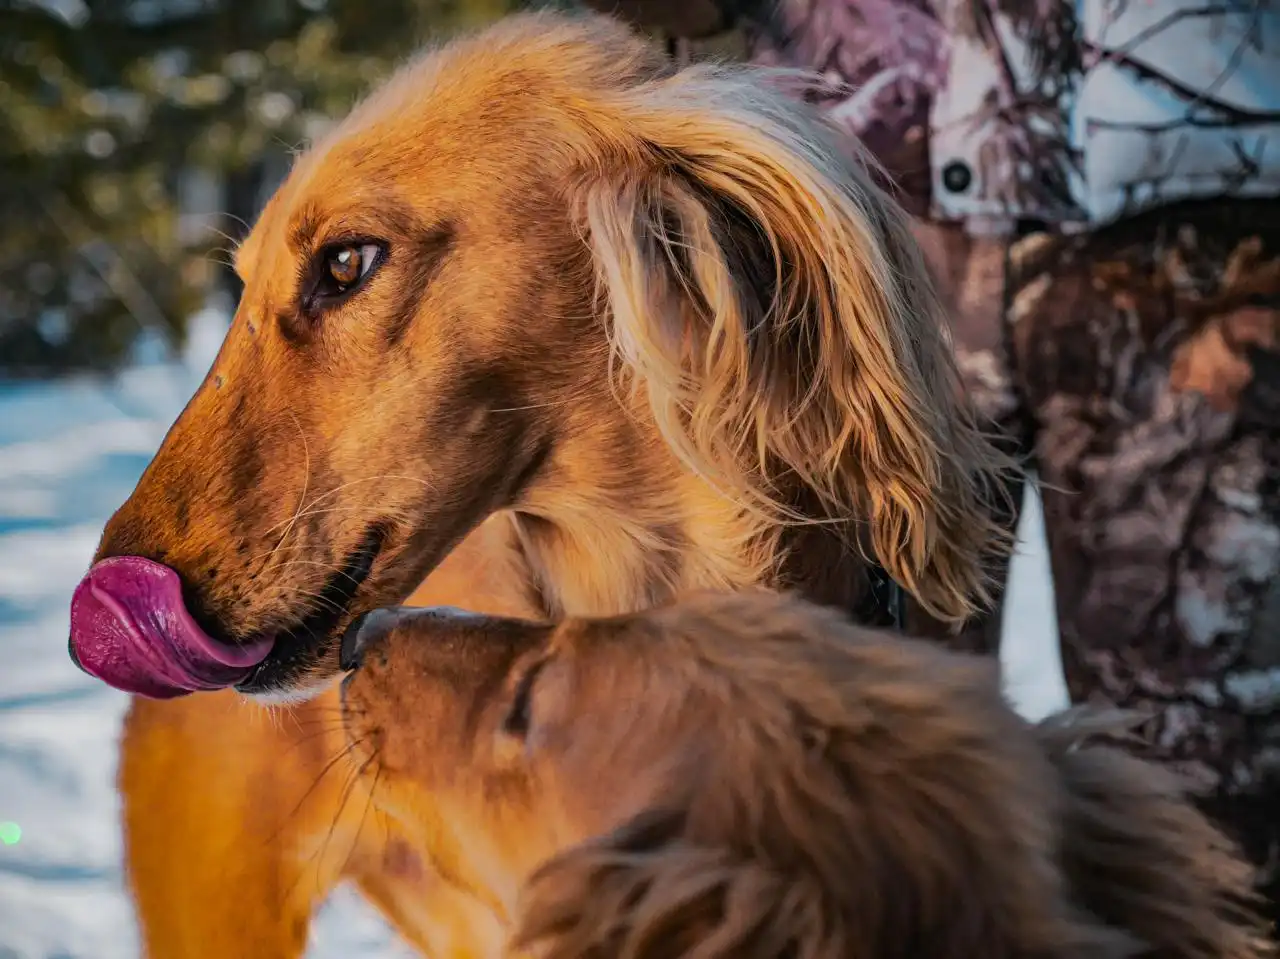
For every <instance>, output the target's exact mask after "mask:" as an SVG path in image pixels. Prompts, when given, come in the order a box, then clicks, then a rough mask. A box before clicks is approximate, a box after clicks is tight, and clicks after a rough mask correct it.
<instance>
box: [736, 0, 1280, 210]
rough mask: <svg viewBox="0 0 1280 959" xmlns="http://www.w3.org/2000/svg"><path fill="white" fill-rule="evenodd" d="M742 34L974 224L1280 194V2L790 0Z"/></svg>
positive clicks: (902, 173) (906, 177)
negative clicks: (813, 78) (810, 75)
mask: <svg viewBox="0 0 1280 959" xmlns="http://www.w3.org/2000/svg"><path fill="white" fill-rule="evenodd" d="M748 42H749V50H750V55H751V57H752V59H753V60H755V61H756V62H760V63H767V64H774V65H779V66H790V67H802V68H807V69H811V70H816V71H817V72H818V73H819V74H820V75H821V76H822V77H823V79H824V81H825V84H824V86H822V87H821V88H820V90H819V92H818V93H816V94H815V96H816V98H817V99H818V100H819V102H821V103H822V104H823V105H824V106H825V107H826V108H827V110H828V111H829V113H830V115H831V117H832V118H833V119H834V120H835V121H836V122H837V123H838V124H840V125H841V126H843V127H844V128H846V129H847V130H849V131H850V132H852V133H854V134H855V135H857V136H858V137H859V138H861V139H862V140H863V141H864V142H865V143H866V144H867V145H868V146H869V147H870V148H871V150H872V151H873V152H874V153H875V154H876V155H877V156H878V157H879V158H880V160H881V162H882V163H884V164H885V166H886V168H887V169H888V171H889V172H890V174H891V175H892V176H893V178H894V179H895V180H896V181H897V183H898V185H899V186H900V187H901V189H902V190H903V191H904V193H905V199H906V201H907V203H908V205H909V206H911V207H912V208H913V212H915V213H917V214H920V215H925V216H928V217H930V218H933V219H937V220H953V221H963V222H965V223H967V224H969V225H970V227H971V229H972V230H974V231H975V232H977V231H979V230H980V231H982V232H997V233H1000V232H1005V231H1006V230H1007V229H1008V228H1009V227H1011V226H1012V225H1013V224H1014V223H1015V222H1016V221H1018V220H1020V219H1021V220H1033V221H1040V222H1044V223H1047V224H1056V225H1060V226H1061V227H1062V228H1066V229H1070V228H1071V227H1072V226H1073V225H1074V226H1077V227H1088V226H1091V225H1096V224H1100V223H1106V222H1109V221H1112V220H1115V219H1117V218H1119V217H1122V216H1128V215H1131V214H1133V213H1135V212H1139V211H1142V210H1145V209H1150V208H1152V207H1155V206H1160V205H1164V204H1167V203H1170V202H1172V201H1176V200H1182V199H1191V198H1198V197H1214V196H1223V195H1235V196H1273V197H1274V196H1280V0H1225V2H1220V3H1206V2H1202V0H779V4H778V6H777V7H774V8H772V9H770V10H769V12H768V13H767V14H757V15H756V16H755V17H754V18H753V19H752V23H751V26H750V27H749V41H748Z"/></svg>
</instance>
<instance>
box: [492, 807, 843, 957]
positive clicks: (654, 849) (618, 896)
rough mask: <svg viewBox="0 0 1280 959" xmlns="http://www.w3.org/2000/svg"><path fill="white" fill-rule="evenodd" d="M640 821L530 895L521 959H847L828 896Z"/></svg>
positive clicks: (536, 880)
mask: <svg viewBox="0 0 1280 959" xmlns="http://www.w3.org/2000/svg"><path fill="white" fill-rule="evenodd" d="M680 831H681V830H680V825H679V819H678V817H675V816H668V815H665V814H661V813H651V814H647V815H643V816H641V817H638V818H637V819H636V820H634V821H633V822H632V823H630V824H628V825H627V826H625V827H623V828H621V829H619V830H617V831H616V832H614V833H612V834H610V835H608V836H605V837H603V838H602V839H598V840H594V841H591V842H587V843H584V844H582V845H581V846H578V847H575V848H573V849H570V850H569V851H568V852H565V853H562V854H561V855H559V856H557V857H556V858H554V859H552V860H550V861H549V862H548V863H547V864H545V865H544V866H542V867H541V868H540V869H539V870H538V871H537V872H536V873H534V875H533V876H532V877H531V879H530V880H529V883H528V885H527V887H526V889H525V892H524V897H523V902H522V906H521V914H520V920H519V925H518V928H517V931H516V933H515V935H514V937H513V939H512V942H511V945H510V947H509V949H510V951H511V953H512V954H513V955H530V956H537V957H538V959H619V957H626V959H683V957H694V956H696V957H697V959H727V957H732V959H783V957H794V959H847V957H848V956H849V955H852V954H853V953H852V952H850V951H849V949H848V948H847V947H848V943H846V942H843V941H840V940H839V937H838V935H837V931H836V929H835V928H834V924H833V923H832V922H831V921H830V917H827V916H824V915H823V907H822V902H821V899H820V897H818V896H816V895H814V894H813V890H812V887H811V886H810V885H809V884H807V883H805V882H800V881H790V882H788V881H784V879H783V878H782V877H781V876H779V875H778V874H776V873H774V872H771V871H769V870H766V869H764V868H763V867H761V866H759V865H757V864H754V863H752V862H750V861H747V860H743V859H740V858H738V857H737V855H736V854H734V853H733V852H731V851H729V850H727V849H724V850H720V849H711V848H705V847H699V846H694V845H691V844H689V843H688V842H686V841H684V840H682V839H681V838H679V833H680Z"/></svg>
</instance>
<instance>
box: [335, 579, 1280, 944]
mask: <svg viewBox="0 0 1280 959" xmlns="http://www.w3.org/2000/svg"><path fill="white" fill-rule="evenodd" d="M344 665H346V666H348V667H352V668H353V669H355V672H353V673H352V674H351V676H350V678H349V679H348V680H346V681H345V682H344V683H343V703H344V709H345V715H346V724H347V730H348V735H349V736H350V737H351V738H352V742H353V743H354V744H355V746H356V748H357V749H358V750H359V751H360V752H361V754H362V755H364V756H366V758H367V760H368V761H369V763H370V765H371V768H372V769H373V770H374V771H375V773H374V774H375V777H376V780H377V783H378V786H377V789H378V795H379V797H380V801H382V802H383V805H384V808H386V809H388V810H390V811H391V812H392V814H393V815H395V816H396V818H397V819H398V820H399V821H400V822H401V824H402V826H403V827H404V828H405V829H406V830H407V831H408V833H409V834H410V835H412V836H414V838H415V839H416V840H417V841H418V842H419V843H421V845H422V846H423V847H424V848H428V849H430V850H431V852H432V855H433V856H434V857H435V858H436V859H437V861H440V862H445V863H448V864H449V869H450V871H451V874H452V875H453V877H454V880H455V882H457V883H458V884H459V886H460V887H463V888H466V889H468V890H470V891H471V893H472V894H473V896H474V897H475V898H476V899H477V900H478V901H482V902H485V903H488V904H490V908H492V909H493V910H494V912H495V914H496V915H497V916H498V917H499V918H500V921H501V923H502V924H503V925H504V927H505V928H506V929H508V930H509V933H510V942H509V952H512V953H515V952H519V953H520V954H521V955H530V956H538V957H540V959H596V957H599V959H606V957H610V959H612V957H616V956H628V957H632V959H680V957H684V956H687V957H695V956H696V957H698V959H719V957H726V959H727V957H734V959H745V957H751V959H782V957H788V959H790V957H805V959H846V957H851V956H856V957H860V959H920V957H925V956H928V957H938V959H945V957H954V959H1015V957H1018V959H1032V957H1034V959H1068V957H1073V959H1119V957H1135V956H1148V957H1160V959H1193V957H1194V959H1211V957H1214V959H1227V957H1232V959H1246V957H1262V956H1270V955H1273V954H1274V953H1273V948H1272V946H1271V945H1270V944H1269V943H1268V941H1267V939H1266V937H1265V936H1264V935H1263V934H1262V933H1261V931H1260V925H1259V923H1258V922H1257V921H1255V918H1254V917H1251V915H1250V914H1249V912H1248V906H1247V903H1248V901H1249V898H1250V896H1251V884H1250V868H1249V867H1248V865H1247V864H1246V863H1245V862H1244V861H1243V860H1241V859H1239V858H1237V857H1236V856H1235V855H1234V853H1233V851H1232V849H1231V847H1230V845H1229V843H1228V842H1227V841H1226V840H1225V839H1224V838H1223V837H1222V836H1221V835H1220V834H1219V833H1217V832H1216V831H1215V830H1214V828H1213V827H1212V826H1211V825H1210V824H1209V823H1208V821H1207V820H1205V819H1204V818H1202V817H1201V815H1200V814H1199V813H1198V812H1197V811H1196V810H1195V808H1194V807H1193V806H1192V805H1190V804H1189V803H1187V802H1186V801H1184V799H1183V798H1182V797H1181V796H1180V795H1179V794H1178V791H1177V789H1176V788H1175V787H1174V785H1173V784H1172V783H1171V781H1169V780H1168V779H1167V778H1166V776H1165V774H1164V773H1163V772H1162V771H1161V770H1160V769H1159V768H1157V767H1153V766H1149V765H1147V764H1145V763H1142V762H1140V761H1138V760H1136V759H1133V758H1130V757H1128V756H1126V755H1125V754H1123V753H1121V752H1119V751H1117V750H1113V749H1110V748H1107V747H1105V746H1099V745H1093V744H1089V743H1088V742H1087V741H1086V740H1087V739H1088V738H1089V734H1090V733H1096V732H1098V731H1099V730H1106V729H1108V728H1111V729H1115V727H1116V721H1115V718H1114V717H1111V718H1109V719H1108V718H1104V717H1100V716H1094V717H1093V718H1090V716H1089V714H1088V713H1084V714H1075V715H1073V714H1065V715H1063V716H1060V717H1057V718H1056V719H1054V720H1050V721H1048V722H1046V723H1044V724H1042V725H1040V726H1032V725H1030V724H1028V723H1026V722H1024V721H1023V720H1022V719H1020V718H1019V717H1018V716H1017V715H1016V714H1015V713H1014V712H1013V710H1012V709H1010V708H1009V707H1008V706H1007V705H1006V704H1005V702H1004V701H1003V699H1002V697H1001V693H1000V687H999V680H998V676H997V667H996V665H995V664H994V663H992V662H990V661H988V660H986V659H980V658H977V657H973V656H966V655H961V654H955V653H949V652H945V651H943V650H941V649H939V648H938V647H937V646H936V645H932V644H926V643H923V642H920V641H915V640H908V639H903V638H901V637H900V636H894V635H891V634H886V633H879V632H874V631H871V630H868V629H865V628H859V627H857V626H854V625H851V624H850V623H849V622H848V621H847V620H846V619H845V618H844V617H843V616H842V615H841V614H839V613H838V612H836V611H834V610H830V609H826V608H821V607H817V606H814V605H811V604H808V603H804V602H801V601H798V600H796V599H793V598H788V597H783V596H778V595H774V594H766V593H763V592H756V593H740V594H736V595H733V594H706V595H702V596H697V597H692V598H688V599H686V600H685V601H683V602H681V603H679V604H677V605H674V606H668V607H665V608H661V609H657V610H651V611H648V612H643V613H638V614H632V615H627V616H618V617H613V618H608V619H570V620H567V621H565V622H564V623H562V624H560V625H557V626H549V625H545V624H541V623H535V622H529V621H523V620H517V619H503V618H497V617H488V616H481V615H477V614H471V613H460V612H457V611H451V610H436V609H426V610H424V609H416V610H410V609H403V608H401V609H393V610H385V611H384V610H379V611H376V612H374V613H373V614H371V616H370V617H369V619H368V620H367V621H365V622H364V623H363V625H362V626H360V627H359V629H358V631H357V632H355V634H354V635H353V637H352V639H351V640H349V641H348V642H347V643H345V644H344Z"/></svg>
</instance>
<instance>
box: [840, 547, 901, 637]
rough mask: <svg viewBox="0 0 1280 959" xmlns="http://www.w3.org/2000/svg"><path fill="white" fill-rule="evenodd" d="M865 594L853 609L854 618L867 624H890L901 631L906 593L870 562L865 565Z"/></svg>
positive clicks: (882, 570) (880, 567)
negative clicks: (866, 587)
mask: <svg viewBox="0 0 1280 959" xmlns="http://www.w3.org/2000/svg"><path fill="white" fill-rule="evenodd" d="M867 586H868V589H867V594H866V596H865V597H863V599H862V601H861V602H860V603H858V605H857V606H856V607H855V608H854V610H853V615H854V619H855V620H856V621H857V622H859V623H865V624H866V625H868V626H892V627H893V628H894V629H896V630H898V631H899V632H901V631H902V630H903V629H905V627H906V595H905V593H904V592H903V590H902V587H901V586H899V585H898V584H897V582H896V581H895V580H894V579H893V577H892V576H890V575H889V574H888V573H887V572H885V570H884V567H882V566H880V565H879V564H878V563H872V564H870V565H869V566H868V567H867Z"/></svg>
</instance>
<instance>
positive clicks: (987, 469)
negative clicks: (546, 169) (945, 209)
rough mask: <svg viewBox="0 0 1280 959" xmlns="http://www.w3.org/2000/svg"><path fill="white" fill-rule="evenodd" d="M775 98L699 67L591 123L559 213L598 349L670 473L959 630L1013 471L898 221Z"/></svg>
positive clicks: (900, 215)
mask: <svg viewBox="0 0 1280 959" xmlns="http://www.w3.org/2000/svg"><path fill="white" fill-rule="evenodd" d="M791 79H794V75H793V74H775V75H774V76H772V77H770V76H769V75H768V74H767V73H766V72H765V71H760V70H747V69H743V68H732V67H711V66H701V67H695V68H692V69H689V70H685V71H682V72H680V73H678V74H675V75H673V76H666V77H660V78H657V79H651V80H648V81H645V82H641V83H638V84H636V85H634V86H632V87H631V88H630V89H627V90H625V91H623V92H621V93H614V94H613V96H612V98H611V101H610V106H611V109H608V110H606V111H603V113H604V114H605V115H608V116H611V117H613V118H614V124H616V126H613V128H605V127H604V124H603V121H600V120H599V116H600V115H599V114H597V115H596V117H595V118H594V119H596V121H597V124H598V127H599V129H598V134H599V136H598V139H599V140H600V141H601V142H602V143H608V144H610V146H611V150H610V151H609V152H610V154H611V155H610V156H604V157H602V158H601V159H600V160H599V161H598V165H597V166H596V173H595V174H594V175H592V176H590V177H588V178H586V179H585V181H584V182H583V183H582V184H581V185H580V186H579V188H578V190H579V195H578V197H577V199H578V201H579V203H580V209H581V211H582V217H583V224H584V226H585V229H586V232H587V235H588V238H589V242H590V245H591V248H592V251H593V254H594V258H595V263H596V268H597V270H598V276H599V280H600V282H601V287H602V294H603V295H604V296H605V297H606V298H607V303H608V307H609V315H610V324H611V325H610V329H611V337H612V344H613V348H614V351H615V354H616V356H617V357H618V358H619V359H620V360H621V362H622V364H623V366H624V367H625V368H626V369H628V370H629V371H631V372H632V373H633V374H634V376H635V380H634V384H635V385H636V386H638V387H641V388H642V389H643V391H644V392H645V394H647V402H648V404H649V406H650V408H651V410H652V413H653V416H654V418H655V419H656V422H657V425H658V428H659V429H660V430H661V432H662V434H663V436H664V438H665V440H666V441H667V442H668V443H669V444H670V446H671V448H672V449H673V450H674V451H675V452H676V454H677V455H678V456H679V457H680V458H681V459H682V460H683V462H684V463H685V464H686V466H687V467H688V468H690V469H692V470H694V471H696V472H697V473H699V474H701V475H702V476H704V477H705V478H706V479H708V480H709V481H710V482H712V483H713V484H714V485H716V486H717V487H719V488H720V489H721V490H722V491H723V492H724V493H725V494H726V495H729V496H732V497H735V498H737V499H738V500H739V501H741V502H743V503H744V504H745V505H746V506H747V508H748V509H750V510H751V511H753V512H755V513H756V514H758V515H759V516H760V517H761V518H762V523H765V524H767V525H768V526H769V527H771V528H772V530H774V531H775V532H776V531H779V529H780V527H781V526H785V525H786V524H794V523H798V522H812V521H818V522H830V523H834V524H837V525H838V527H839V528H840V529H841V532H842V534H843V535H845V536H846V539H847V541H848V542H849V543H850V545H852V546H854V547H855V548H859V549H865V548H866V547H869V548H870V550H871V551H872V552H873V553H874V555H875V557H876V558H877V559H878V560H879V562H880V563H881V565H882V566H884V568H885V569H886V570H887V571H888V572H889V573H890V574H891V575H892V576H893V577H894V579H896V580H897V581H898V582H899V583H900V584H902V586H903V587H905V588H906V589H907V590H908V591H909V592H910V593H912V594H913V596H914V597H915V598H916V600H917V601H918V602H919V603H920V605H921V607H922V608H923V609H924V610H925V611H926V612H928V613H929V614H930V615H931V616H933V617H935V618H937V619H940V620H942V621H944V622H949V623H952V624H959V623H961V622H963V621H964V620H965V619H967V618H968V617H969V616H970V615H971V614H972V613H974V612H975V611H976V610H977V609H978V608H979V607H981V606H984V605H986V604H988V603H989V602H990V601H991V598H992V597H991V589H990V581H989V573H988V570H987V563H988V561H989V560H990V559H991V558H992V556H993V555H995V554H998V553H1000V552H1002V551H1006V550H1007V549H1008V548H1009V546H1010V535H1009V533H1008V532H1007V531H1006V530H1005V529H1004V528H1003V527H1002V526H1001V525H999V523H998V522H997V521H996V520H995V519H994V516H993V506H994V504H993V502H992V499H993V494H997V495H998V493H999V491H1001V490H1003V488H1004V487H1003V485H1002V483H1001V482H1000V481H1001V479H1002V475H1001V474H1003V473H1006V472H1009V471H1011V470H1012V468H1013V467H1012V463H1011V461H1009V460H1008V459H1006V458H1005V457H1004V456H1003V455H1002V454H1001V453H1000V452H999V451H998V450H997V449H996V448H995V447H994V446H993V445H992V444H991V442H990V440H989V438H988V437H987V436H985V435H984V434H983V433H982V431H981V430H980V429H979V428H978V427H977V425H976V423H975V421H974V419H973V417H972V415H971V412H970V410H969V408H968V407H967V405H966V403H965V401H964V397H963V395H962V390H961V387H960V382H959V376H958V373H957V370H956V367H955V363H954V359H953V357H952V353H951V347H950V343H949V340H948V336H947V330H946V326H947V324H946V318H945V315H944V311H943V309H942V306H941V305H940V303H939V301H938V298H937V296H936V294H935V292H934V289H933V285H932V282H931V279H930V276H929V272H928V270H927V267H926V265H925V263H924V260H923V258H922V255H921V252H920V249H919V247H918V245H917V243H916V241H915V239H914V238H913V237H912V235H911V232H910V229H909V227H908V222H907V218H906V214H905V213H904V212H903V211H902V210H901V209H900V207H899V206H898V205H897V204H896V203H895V202H894V201H893V200H892V199H891V198H890V197H889V196H888V195H887V194H885V193H884V192H883V191H882V190H881V189H880V188H879V187H877V186H876V184H875V182H874V179H873V177H872V174H871V172H870V171H869V169H868V167H867V165H866V164H865V162H864V161H863V159H862V157H861V155H860V151H859V149H858V147H857V146H856V145H854V144H850V143H847V142H843V143H842V142H841V141H840V139H839V137H838V135H837V134H836V133H835V132H834V131H833V130H832V129H830V128H829V127H827V126H826V125H825V124H824V123H823V122H821V121H820V120H819V119H818V118H817V117H816V115H815V114H814V113H813V112H811V111H810V110H809V109H808V108H807V107H805V106H804V105H803V104H802V103H800V102H799V101H798V100H797V99H795V98H794V97H792V96H788V95H787V94H786V93H785V92H784V91H783V89H782V86H783V84H784V83H786V82H787V81H788V80H791ZM792 85H793V86H794V84H792ZM619 161H620V162H619ZM806 500H807V501H808V503H809V504H810V505H808V506H807V508H805V507H802V505H801V504H802V503H803V502H805V501H806ZM815 501H816V502H815ZM815 512H816V513H817V514H818V515H817V516H815V515H814V513H815Z"/></svg>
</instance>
